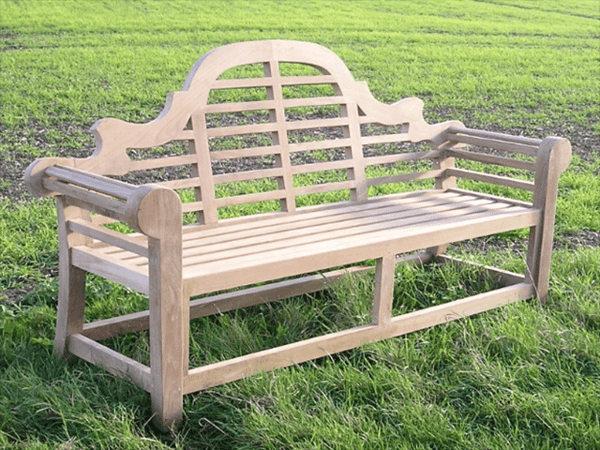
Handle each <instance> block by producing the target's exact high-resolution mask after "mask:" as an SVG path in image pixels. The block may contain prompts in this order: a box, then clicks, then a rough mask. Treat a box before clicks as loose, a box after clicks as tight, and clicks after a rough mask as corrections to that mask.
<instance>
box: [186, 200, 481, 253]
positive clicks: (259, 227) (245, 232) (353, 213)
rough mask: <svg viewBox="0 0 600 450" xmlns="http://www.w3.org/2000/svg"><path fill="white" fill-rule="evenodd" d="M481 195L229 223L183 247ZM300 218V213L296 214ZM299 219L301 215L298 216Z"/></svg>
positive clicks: (197, 235) (191, 235)
mask: <svg viewBox="0 0 600 450" xmlns="http://www.w3.org/2000/svg"><path fill="white" fill-rule="evenodd" d="M477 199H481V197H479V196H475V195H462V196H455V197H441V198H440V197H433V196H422V197H420V198H418V197H417V198H415V197H412V198H407V199H404V201H394V202H385V203H384V202H381V203H380V205H379V206H378V207H373V205H372V204H370V203H366V204H364V205H360V206H361V207H360V208H357V207H354V208H347V209H343V210H341V211H335V212H334V211H328V212H326V213H325V214H316V213H313V214H311V215H308V214H307V216H308V217H306V218H305V219H304V220H289V218H290V216H284V217H281V218H280V219H279V220H272V221H270V223H254V224H248V225H246V226H243V227H233V226H232V227H227V228H228V229H227V232H224V233H219V234H213V235H207V234H206V233H202V232H201V231H199V232H196V233H189V234H186V235H185V237H184V241H183V248H184V250H185V249H187V248H188V247H190V246H191V245H192V244H193V245H196V246H202V247H204V246H210V245H212V244H214V243H223V242H230V241H235V240H238V239H244V238H255V237H257V236H261V235H263V234H269V235H272V234H275V233H277V234H278V233H281V232H288V231H297V230H302V229H305V230H307V229H311V228H312V227H314V226H319V225H322V224H333V223H337V222H342V221H348V220H362V219H364V218H371V217H374V218H377V217H378V216H385V215H386V214H390V213H402V212H404V211H407V210H415V209H419V208H424V207H428V206H438V205H446V204H450V203H465V202H466V201H472V200H477ZM485 200H487V201H489V202H492V201H493V200H491V199H485ZM293 217H294V218H297V217H298V215H295V216H293ZM298 219H300V218H298Z"/></svg>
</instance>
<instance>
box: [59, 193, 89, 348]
mask: <svg viewBox="0 0 600 450" xmlns="http://www.w3.org/2000/svg"><path fill="white" fill-rule="evenodd" d="M56 206H57V212H58V309H57V320H56V333H55V335H54V353H56V354H57V355H59V356H61V357H62V358H68V347H67V345H68V338H69V336H70V335H71V334H74V333H81V331H82V330H83V311H84V308H85V271H83V270H81V269H79V268H78V267H74V266H73V265H71V252H70V250H69V248H70V246H72V245H79V244H83V243H84V242H83V240H84V239H85V238H84V237H83V236H80V235H69V233H68V230H67V225H66V221H67V220H69V219H74V218H83V217H84V216H85V214H84V213H83V211H82V210H81V209H80V208H77V207H75V206H71V205H67V204H65V202H64V200H63V199H62V197H58V198H57V199H56Z"/></svg>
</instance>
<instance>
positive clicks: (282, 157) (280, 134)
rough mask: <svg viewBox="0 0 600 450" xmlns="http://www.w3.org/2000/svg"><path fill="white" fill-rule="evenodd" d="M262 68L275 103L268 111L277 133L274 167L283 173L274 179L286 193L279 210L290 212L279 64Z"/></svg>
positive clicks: (289, 168) (292, 206) (291, 195)
mask: <svg viewBox="0 0 600 450" xmlns="http://www.w3.org/2000/svg"><path fill="white" fill-rule="evenodd" d="M264 67H265V77H270V78H271V81H272V84H271V85H270V86H268V87H267V98H268V99H269V100H273V101H275V110H269V118H270V120H271V122H275V123H277V131H274V132H273V144H274V145H277V146H279V153H277V154H276V155H275V167H279V168H281V170H282V171H283V174H282V176H280V177H277V178H276V179H277V184H278V186H279V189H282V190H285V193H286V194H285V198H284V199H281V210H282V211H284V212H292V211H295V210H296V199H295V197H294V193H293V179H292V163H291V161H290V148H289V143H288V136H287V129H286V124H285V110H284V107H283V93H282V91H281V85H282V83H281V75H280V73H279V62H278V61H275V60H270V61H268V62H265V64H264Z"/></svg>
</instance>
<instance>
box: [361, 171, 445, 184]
mask: <svg viewBox="0 0 600 450" xmlns="http://www.w3.org/2000/svg"><path fill="white" fill-rule="evenodd" d="M441 173H442V171H441V170H429V171H427V172H413V173H401V174H398V175H391V176H389V177H376V178H369V179H367V185H368V186H377V185H380V184H390V183H406V182H407V181H414V180H425V179H427V178H435V177H437V176H440V174H441Z"/></svg>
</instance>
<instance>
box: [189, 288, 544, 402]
mask: <svg viewBox="0 0 600 450" xmlns="http://www.w3.org/2000/svg"><path fill="white" fill-rule="evenodd" d="M534 294H535V289H534V287H533V286H532V285H531V284H527V283H518V284H515V285H512V286H508V287H504V288H500V289H496V290H494V291H490V292H486V293H484V294H479V295H474V296H472V297H467V298H464V299H461V300H456V301H453V302H450V303H447V304H444V305H437V306H433V307H430V308H426V309H424V310H420V311H415V312H412V313H407V314H403V315H401V316H396V317H393V318H392V320H391V322H390V324H389V325H385V326H382V325H364V326H359V327H356V328H352V329H349V330H343V331H339V332H337V333H332V334H328V335H325V336H319V337H316V338H312V339H307V340H304V341H300V342H295V343H292V344H288V345H283V346H281V347H276V348H273V349H269V350H264V351H261V352H256V353H252V354H250V355H245V356H241V357H238V358H233V359H230V360H228V361H223V362H218V363H215V364H210V365H208V366H203V367H199V368H196V369H192V370H190V371H189V372H188V375H187V376H185V377H184V381H183V391H184V394H189V393H192V392H196V391H199V390H202V389H207V388H210V387H213V386H218V385H221V384H223V383H227V382H230V381H235V380H239V379H241V378H243V377H246V376H249V375H253V374H256V373H258V372H261V371H269V370H273V369H276V368H280V367H287V366H290V365H293V364H298V363H301V362H305V361H309V360H312V359H316V358H320V357H323V356H328V355H332V354H335V353H339V352H342V351H345V350H349V349H352V348H355V347H358V346H361V345H364V344H367V343H369V342H374V341H379V340H382V339H387V338H391V337H397V336H402V335H404V334H408V333H412V332H413V331H417V330H422V329H424V328H429V327H431V326H434V325H438V324H441V323H446V322H450V321H453V320H457V319H460V318H463V317H467V316H470V315H473V314H478V313H480V312H483V311H487V310H490V309H493V308H497V307H499V306H502V305H506V304H509V303H512V302H515V301H518V300H525V299H528V298H531V297H533V295H534Z"/></svg>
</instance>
